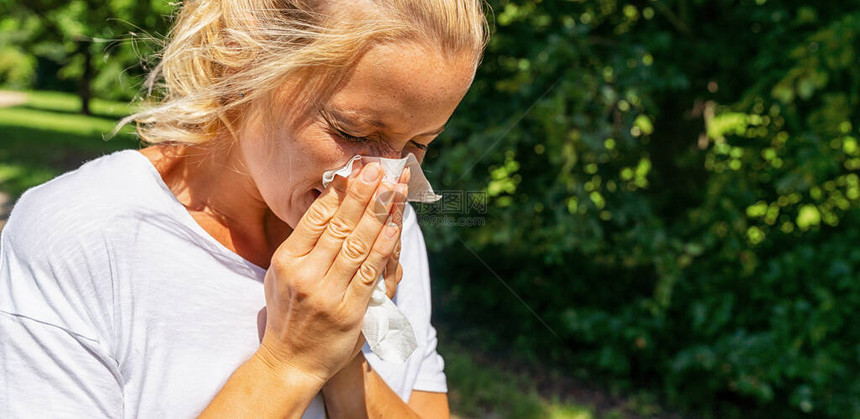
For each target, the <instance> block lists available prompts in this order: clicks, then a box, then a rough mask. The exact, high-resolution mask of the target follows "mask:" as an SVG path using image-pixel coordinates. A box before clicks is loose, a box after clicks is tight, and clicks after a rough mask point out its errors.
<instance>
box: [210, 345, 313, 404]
mask: <svg viewBox="0 0 860 419" xmlns="http://www.w3.org/2000/svg"><path fill="white" fill-rule="evenodd" d="M320 387H322V383H321V381H320V380H319V379H317V378H315V377H312V376H310V375H308V374H304V373H302V372H300V371H299V370H297V369H295V368H289V367H287V366H282V365H278V362H277V361H274V360H272V359H270V357H269V356H268V355H266V351H265V349H264V348H262V347H261V349H260V350H259V351H258V352H257V353H255V354H254V356H252V357H251V359H249V360H247V361H245V363H243V364H242V365H241V366H240V367H239V368H238V369H236V371H235V372H234V373H233V375H231V376H230V378H229V379H228V380H227V383H226V384H224V387H223V388H221V391H219V392H218V394H217V395H216V396H215V398H214V399H213V400H212V402H211V403H210V404H209V406H208V407H207V408H206V410H204V411H203V413H202V414H201V415H200V417H201V418H207V417H219V418H220V417H230V418H269V417H276V418H284V417H286V418H298V417H301V416H302V413H304V411H305V409H307V407H308V404H310V401H311V399H313V397H314V396H315V395H316V394H317V393H318V392H319V390H320Z"/></svg>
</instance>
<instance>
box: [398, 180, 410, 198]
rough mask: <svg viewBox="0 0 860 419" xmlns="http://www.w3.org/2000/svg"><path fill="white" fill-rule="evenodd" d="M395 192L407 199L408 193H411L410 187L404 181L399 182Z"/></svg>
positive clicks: (399, 196)
mask: <svg viewBox="0 0 860 419" xmlns="http://www.w3.org/2000/svg"><path fill="white" fill-rule="evenodd" d="M395 192H396V193H397V197H398V198H400V199H402V200H404V201H405V200H406V198H407V197H408V196H409V195H407V194H408V193H409V187H408V186H406V184H404V183H399V184H397V186H395Z"/></svg>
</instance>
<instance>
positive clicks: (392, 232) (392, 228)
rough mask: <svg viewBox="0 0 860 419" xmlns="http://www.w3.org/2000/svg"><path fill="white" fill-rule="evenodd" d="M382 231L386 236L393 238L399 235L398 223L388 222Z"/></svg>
mask: <svg viewBox="0 0 860 419" xmlns="http://www.w3.org/2000/svg"><path fill="white" fill-rule="evenodd" d="M382 232H383V233H384V234H385V237H388V238H389V239H393V238H394V236H396V235H397V225H396V224H390V223H389V224H386V225H385V228H384V229H383V230H382Z"/></svg>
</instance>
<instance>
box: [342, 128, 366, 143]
mask: <svg viewBox="0 0 860 419" xmlns="http://www.w3.org/2000/svg"><path fill="white" fill-rule="evenodd" d="M334 131H335V133H336V134H337V136H339V137H341V138H343V139H344V140H346V141H347V142H350V143H363V142H366V141H370V138H369V137H357V136H355V135H350V134H347V133H345V132H343V131H341V130H339V129H335V130H334Z"/></svg>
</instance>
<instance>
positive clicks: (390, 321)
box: [323, 153, 442, 364]
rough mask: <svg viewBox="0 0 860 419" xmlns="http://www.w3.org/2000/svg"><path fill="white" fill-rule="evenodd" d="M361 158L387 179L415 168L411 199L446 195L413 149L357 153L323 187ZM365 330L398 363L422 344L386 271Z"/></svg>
mask: <svg viewBox="0 0 860 419" xmlns="http://www.w3.org/2000/svg"><path fill="white" fill-rule="evenodd" d="M358 160H361V161H362V163H363V164H365V165H366V164H368V163H372V162H378V163H379V165H380V166H381V167H382V170H383V172H384V178H383V179H385V180H387V181H389V182H393V183H396V182H397V181H398V180H399V179H400V174H401V173H402V172H403V169H404V168H405V167H409V170H410V172H411V175H410V179H409V191H408V195H407V197H406V200H407V201H411V202H436V201H438V200H439V199H441V198H442V196H441V195H436V193H435V192H433V187H432V186H430V182H428V181H427V178H426V177H424V172H423V171H422V170H421V165H420V164H419V163H418V159H416V158H415V156H414V155H413V154H412V153H410V154H409V155H408V156H407V157H406V158H403V159H386V158H382V157H372V156H361V155H358V156H354V157H353V158H351V159H350V160H349V162H347V163H346V164H345V165H343V167H341V168H339V169H334V170H329V171H327V172H325V173H324V174H323V187H327V186H328V184H329V183H331V182H332V181H333V180H334V178H335V176H343V177H347V176H349V175H350V173H352V166H353V165H354V164H355V162H356V161H358ZM361 332H362V333H363V334H364V338H365V339H366V340H367V344H368V345H369V346H370V350H371V351H373V353H375V354H376V355H378V356H379V357H380V358H382V359H384V360H386V361H390V362H396V363H401V364H402V363H404V362H406V359H407V358H409V355H412V352H414V351H415V348H417V347H418V344H417V342H416V341H415V332H414V331H413V330H412V325H411V324H409V319H407V318H406V316H405V315H403V313H402V312H401V311H400V309H398V308H397V306H396V305H395V304H394V302H393V301H391V299H390V298H388V296H387V295H385V280H384V279H383V277H382V275H380V276H379V279H378V280H377V281H376V287H374V289H373V294H372V295H371V297H370V304H369V305H368V307H367V313H365V315H364V323H363V324H362V327H361Z"/></svg>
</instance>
